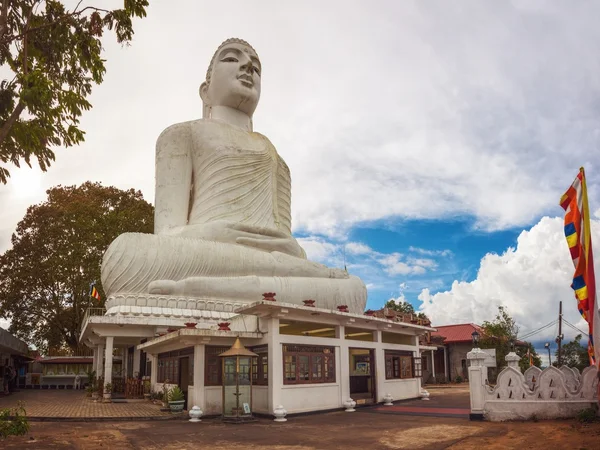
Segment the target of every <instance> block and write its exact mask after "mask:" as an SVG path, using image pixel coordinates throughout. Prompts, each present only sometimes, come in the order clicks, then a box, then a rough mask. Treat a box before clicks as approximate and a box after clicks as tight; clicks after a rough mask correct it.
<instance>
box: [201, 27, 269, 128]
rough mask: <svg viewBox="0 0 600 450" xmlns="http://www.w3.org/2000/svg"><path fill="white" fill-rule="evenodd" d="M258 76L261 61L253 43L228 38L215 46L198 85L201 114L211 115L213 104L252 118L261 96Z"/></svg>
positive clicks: (205, 116) (206, 116) (259, 74)
mask: <svg viewBox="0 0 600 450" xmlns="http://www.w3.org/2000/svg"><path fill="white" fill-rule="evenodd" d="M260 76H261V65H260V60H259V59H258V55H257V54H256V51H255V50H254V49H253V48H252V46H251V45H250V44H248V43H247V42H246V41H243V40H241V39H237V38H231V39H227V40H226V41H225V42H223V43H222V44H221V45H220V46H219V48H217V51H216V52H215V54H214V55H213V57H212V59H211V61H210V65H209V66H208V70H207V72H206V81H204V82H203V83H202V85H201V86H200V97H201V98H202V102H203V103H204V108H203V117H204V118H210V117H211V109H212V108H213V107H216V106H225V107H229V108H233V109H236V110H239V111H241V112H243V113H244V114H246V115H248V117H249V118H250V119H252V115H253V114H254V110H255V109H256V106H257V105H258V100H259V98H260Z"/></svg>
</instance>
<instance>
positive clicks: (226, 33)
mask: <svg viewBox="0 0 600 450" xmlns="http://www.w3.org/2000/svg"><path fill="white" fill-rule="evenodd" d="M75 3H76V2H73V4H75ZM105 3H106V7H107V8H109V7H111V6H119V5H120V4H121V3H122V2H120V1H119V0H107V1H106V2H105ZM178 5H179V6H178V8H173V7H172V5H171V4H170V3H169V2H151V6H150V8H149V10H148V17H147V18H146V19H144V20H138V21H136V23H135V30H136V34H135V37H134V41H133V42H132V45H131V46H130V47H126V48H122V47H121V46H119V45H118V44H116V43H115V42H114V38H113V37H112V36H108V35H107V37H106V38H105V39H104V42H103V44H104V47H105V49H106V54H105V56H106V59H107V73H106V76H105V80H104V82H103V84H102V85H101V86H98V87H95V88H94V90H93V93H92V95H91V97H90V102H91V103H92V105H93V109H92V110H90V111H88V112H86V113H85V115H84V117H83V118H82V127H83V128H84V130H85V131H86V141H85V143H84V144H82V145H80V146H78V147H77V148H72V149H57V151H56V161H55V162H54V163H53V165H52V167H51V168H50V170H49V171H48V172H46V173H41V172H40V171H39V169H38V168H37V167H34V168H33V169H28V168H23V169H20V170H16V171H14V173H13V178H12V179H11V181H10V182H9V184H8V185H6V186H0V204H1V205H2V208H1V209H0V251H4V250H5V249H6V248H8V247H9V246H10V235H11V233H12V232H13V230H14V229H15V226H16V224H17V222H18V220H19V219H21V218H22V217H23V215H24V214H25V212H26V209H27V206H29V205H31V204H33V203H37V202H40V201H42V200H43V199H44V197H45V193H44V192H45V189H47V188H48V187H50V186H54V185H57V184H63V185H68V184H80V183H82V182H85V181H87V180H91V181H99V182H102V183H103V184H106V185H114V186H116V187H119V188H122V189H129V188H132V187H133V188H136V189H140V190H141V191H142V192H143V194H144V196H145V198H146V199H147V200H149V201H150V202H153V201H154V146H155V143H156V138H157V137H158V135H159V134H160V132H161V131H162V130H164V129H165V128H166V127H167V126H169V125H171V124H173V123H177V122H182V121H185V120H192V119H196V118H199V117H200V116H201V102H200V99H199V97H198V87H199V85H200V83H201V82H202V81H203V79H204V74H205V73H206V69H207V66H208V63H209V61H210V58H211V57H212V54H213V52H214V51H215V49H216V48H217V46H218V45H219V44H220V43H221V42H222V41H224V40H225V39H227V38H229V37H232V36H237V37H240V38H243V39H245V40H247V41H248V42H250V43H251V44H252V45H253V47H254V48H255V49H256V50H257V52H258V55H259V57H260V59H261V63H262V69H263V70H262V75H261V77H262V91H261V100H260V104H259V106H258V109H257V111H256V113H255V115H254V118H253V123H254V128H255V130H256V131H258V132H260V133H262V134H264V135H266V136H267V137H268V138H269V139H270V140H271V142H273V144H274V145H275V147H276V148H277V150H278V152H279V153H280V155H281V156H282V157H283V158H284V159H285V161H286V162H287V164H288V166H289V167H290V170H291V173H292V215H293V223H292V224H293V231H294V234H295V236H297V237H298V238H299V240H300V242H301V243H302V245H303V246H304V247H305V249H306V250H307V253H308V255H309V256H310V257H311V259H313V260H317V261H320V262H323V263H326V264H329V265H333V266H336V267H340V266H341V265H343V255H344V253H345V254H346V260H347V265H348V268H349V270H350V271H351V272H352V273H355V274H357V275H360V276H361V277H362V278H363V280H364V281H365V283H366V284H367V286H368V292H369V300H368V302H369V303H368V306H369V307H372V308H374V307H378V306H381V305H382V304H383V303H384V302H385V301H386V300H387V299H389V298H399V299H406V300H407V301H410V302H411V303H412V304H413V305H414V306H415V307H416V308H417V309H418V310H421V311H423V312H425V313H427V314H428V315H429V316H430V317H431V318H432V320H433V321H434V324H448V323H462V322H476V323H481V322H482V321H484V320H492V319H493V318H494V315H495V313H496V311H497V307H498V306H499V305H503V306H506V307H507V308H508V311H509V313H510V314H511V315H512V316H513V317H515V319H516V320H517V322H518V324H519V326H520V327H521V329H522V331H523V332H527V331H531V330H535V329H537V328H539V327H541V326H543V325H545V324H547V323H548V322H550V321H551V320H553V319H554V318H555V316H556V311H557V308H558V302H559V301H560V300H563V301H564V302H565V317H567V319H568V320H569V321H570V322H571V323H573V324H575V325H577V326H578V327H579V328H582V329H584V326H585V324H584V323H583V322H582V321H581V320H580V318H579V317H578V313H577V311H576V310H575V308H574V306H573V304H572V303H571V304H570V305H569V302H574V300H573V294H572V292H571V290H570V287H569V285H570V277H571V276H572V272H573V265H572V262H571V261H570V258H569V254H568V249H567V248H566V243H565V241H564V237H563V236H562V219H561V215H562V210H561V209H560V207H559V206H558V199H559V198H560V196H561V194H562V193H563V192H564V191H565V190H566V189H567V188H568V186H569V185H570V184H571V182H572V181H573V179H574V178H575V176H576V174H577V171H578V170H579V167H580V166H585V168H586V171H587V175H588V183H589V193H590V207H591V210H592V212H593V213H594V222H593V232H594V234H593V239H594V242H596V243H598V242H600V235H599V226H598V224H599V221H600V126H599V123H600V122H599V121H598V117H600V82H599V81H598V80H599V79H600V78H599V77H598V74H599V73H600V59H599V58H598V48H597V43H598V42H600V27H598V25H597V17H599V16H600V3H598V2H556V1H552V0H522V1H521V0H512V1H505V2H491V1H490V2H481V1H478V0H465V1H463V2H461V8H457V7H456V5H455V4H454V3H452V2H442V1H435V0H421V1H416V0H415V1H409V0H407V1H403V2H398V1H392V0H389V1H385V0H382V1H380V2H378V3H377V5H373V4H371V3H369V2H364V1H358V0H345V1H341V0H338V1H333V0H332V1H330V2H320V1H317V0H306V1H303V2H295V3H290V2H277V1H275V0H261V1H248V0H245V1H242V0H224V1H222V2H213V3H206V2H202V3H200V2H197V1H193V0H181V1H179V2H178ZM182 11H185V12H186V13H185V14H182ZM224 11H227V14H224V13H223V12H224ZM157 30H160V32H157ZM598 245H600V244H596V246H598ZM596 255H597V257H598V255H600V250H599V251H596ZM596 264H597V266H598V264H600V263H598V261H597V262H596ZM598 271H599V272H600V269H599V270H598ZM553 333H555V331H554V330H545V331H544V332H543V333H540V335H539V339H540V340H546V339H548V340H552V341H553V338H554V337H553ZM569 333H571V332H570V331H568V332H565V334H566V336H567V338H571V337H572V335H574V333H572V335H571V334H569Z"/></svg>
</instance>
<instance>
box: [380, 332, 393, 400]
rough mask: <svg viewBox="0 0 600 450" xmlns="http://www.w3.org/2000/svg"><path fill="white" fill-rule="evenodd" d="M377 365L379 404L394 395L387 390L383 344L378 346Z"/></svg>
mask: <svg viewBox="0 0 600 450" xmlns="http://www.w3.org/2000/svg"><path fill="white" fill-rule="evenodd" d="M379 333H380V335H381V331H379ZM375 365H376V370H375V380H376V381H377V398H376V399H375V400H376V401H377V402H382V401H383V397H385V395H386V394H390V395H391V394H392V393H391V392H387V391H386V389H385V387H386V384H385V349H384V347H383V344H382V345H380V346H377V348H376V349H375ZM394 400H397V399H394Z"/></svg>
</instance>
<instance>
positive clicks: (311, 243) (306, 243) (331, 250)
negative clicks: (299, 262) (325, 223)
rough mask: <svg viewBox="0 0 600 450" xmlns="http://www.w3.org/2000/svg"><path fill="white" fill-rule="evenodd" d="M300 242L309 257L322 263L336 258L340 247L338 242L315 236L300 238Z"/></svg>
mask: <svg viewBox="0 0 600 450" xmlns="http://www.w3.org/2000/svg"><path fill="white" fill-rule="evenodd" d="M298 243H299V244H300V246H301V247H302V248H303V249H304V251H305V252H306V257H307V258H308V259H310V260H311V261H317V262H322V263H326V262H328V261H330V260H331V259H332V258H334V257H335V256H336V255H337V253H338V252H339V249H340V246H339V245H338V244H334V243H332V242H328V241H326V240H325V239H323V238H319V237H315V236H311V237H306V238H299V239H298Z"/></svg>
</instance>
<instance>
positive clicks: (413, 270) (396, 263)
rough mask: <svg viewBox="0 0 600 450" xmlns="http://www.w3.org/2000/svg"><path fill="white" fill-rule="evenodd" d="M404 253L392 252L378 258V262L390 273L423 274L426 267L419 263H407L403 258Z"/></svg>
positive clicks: (392, 274)
mask: <svg viewBox="0 0 600 450" xmlns="http://www.w3.org/2000/svg"><path fill="white" fill-rule="evenodd" d="M402 258H403V255H402V254H400V253H391V254H389V255H385V256H383V257H381V258H379V259H378V262H379V263H380V264H381V265H382V266H383V267H384V270H385V271H386V273H387V274H388V275H391V276H394V275H409V274H416V275H419V274H423V273H425V268H424V267H422V266H421V265H418V264H413V265H410V264H407V263H405V262H403V261H401V259H402Z"/></svg>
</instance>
